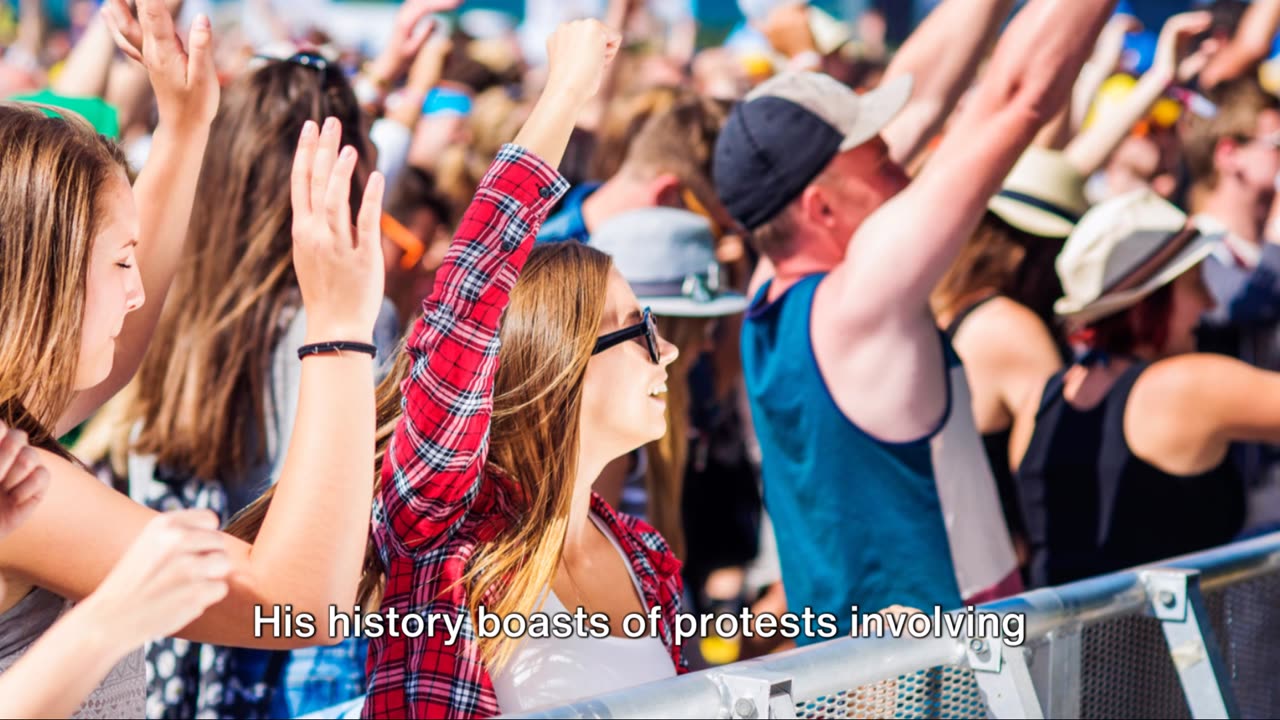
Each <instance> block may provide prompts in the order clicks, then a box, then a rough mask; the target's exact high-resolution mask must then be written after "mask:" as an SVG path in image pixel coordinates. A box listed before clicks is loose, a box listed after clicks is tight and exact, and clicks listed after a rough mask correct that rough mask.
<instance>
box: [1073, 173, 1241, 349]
mask: <svg viewBox="0 0 1280 720" xmlns="http://www.w3.org/2000/svg"><path fill="white" fill-rule="evenodd" d="M1221 239H1222V235H1221V234H1214V235H1206V234H1204V233H1203V232H1201V231H1200V230H1199V229H1198V228H1197V227H1195V225H1194V224H1193V223H1191V222H1189V220H1188V218H1187V215H1186V213H1184V212H1182V211H1181V210H1179V209H1178V208H1177V207H1175V206H1174V205H1172V204H1171V203H1169V202H1168V201H1167V200H1165V199H1164V198H1162V197H1160V196H1159V195H1156V194H1155V193H1154V192H1152V191H1151V189H1150V188H1142V189H1139V190H1134V191H1132V192H1129V193H1126V194H1124V195H1121V196H1119V197H1117V198H1115V199H1112V200H1108V201H1106V202H1103V203H1100V204H1098V205H1097V206H1095V207H1094V208H1093V209H1092V210H1090V211H1089V212H1088V213H1086V214H1085V216H1084V217H1083V218H1081V220H1080V223H1079V224H1078V225H1076V229H1075V231H1074V232H1072V233H1071V237H1069V238H1068V239H1067V243H1066V245H1065V246H1063V248H1062V252H1061V253H1060V254H1059V255H1058V260H1057V270H1058V278H1059V279H1060V280H1061V281H1062V289H1063V291H1064V293H1065V295H1064V296H1063V297H1062V298H1060V299H1059V300H1058V301H1057V303H1056V304H1054V311H1055V312H1057V313H1058V315H1059V316H1060V317H1062V318H1064V319H1066V320H1069V321H1070V322H1072V323H1073V324H1076V325H1078V326H1079V325H1087V324H1089V323H1091V322H1093V321H1095V320H1098V319H1101V318H1104V317H1106V316H1108V315H1114V314H1115V313H1118V312H1120V311H1122V310H1126V309H1128V308H1130V307H1132V306H1134V305H1137V304H1138V303H1139V302H1141V301H1142V300H1143V298H1145V297H1147V296H1148V295H1150V294H1151V293H1153V292H1155V291H1156V290H1158V289H1160V288H1161V287H1163V286H1165V285H1167V284H1169V283H1171V282H1173V281H1174V280H1175V279H1177V278H1178V276H1180V275H1182V274H1183V273H1185V272H1187V271H1188V270H1191V269H1192V268H1194V267H1196V266H1197V265H1199V264H1200V263H1201V262H1202V261H1203V260H1204V259H1205V258H1206V257H1208V256H1209V254H1210V253H1212V252H1213V250H1214V248H1215V247H1216V245H1217V244H1218V243H1219V242H1220V241H1221Z"/></svg>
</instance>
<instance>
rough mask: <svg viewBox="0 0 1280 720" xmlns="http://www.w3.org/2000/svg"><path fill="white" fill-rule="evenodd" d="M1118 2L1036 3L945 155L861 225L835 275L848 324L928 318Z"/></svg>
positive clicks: (1008, 36) (1004, 42)
mask: <svg viewBox="0 0 1280 720" xmlns="http://www.w3.org/2000/svg"><path fill="white" fill-rule="evenodd" d="M1114 5H1115V0H1033V2H1031V3H1030V4H1028V5H1027V6H1026V7H1025V8H1024V9H1023V10H1022V11H1021V12H1020V13H1018V16H1017V17H1016V18H1015V19H1014V21H1013V23H1012V24H1011V25H1010V26H1009V29H1008V31H1007V32H1005V34H1004V36H1003V37H1002V38H1001V40H1000V43H999V45H998V46H997V47H996V51H995V55H994V57H993V58H992V60H991V67H990V69H989V70H988V71H987V74H986V77H985V78H984V80H983V82H982V84H981V85H980V86H979V87H978V89H977V91H976V93H975V95H974V97H973V98H972V99H971V100H970V101H969V102H967V103H966V105H965V108H964V111H963V114H962V115H961V116H960V117H959V118H957V120H956V122H955V125H954V127H953V128H952V130H951V131H950V132H948V134H947V137H946V139H945V140H944V141H943V143H942V145H941V146H940V147H939V148H938V151H937V153H936V154H935V155H934V157H933V158H932V159H930V161H929V164H928V165H926V166H925V168H924V170H923V171H922V172H921V174H920V175H919V177H917V178H916V179H915V180H914V181H913V182H912V183H911V184H910V186H908V188H907V189H906V190H904V191H902V192H901V193H899V194H898V195H897V196H896V197H895V198H894V199H893V200H891V201H889V202H888V203H886V204H885V205H884V206H883V207H882V208H880V210H878V211H877V212H876V213H874V214H873V215H872V216H871V217H870V218H868V220H867V221H866V222H864V223H863V224H862V226H861V227H860V228H859V230H858V232H857V235H856V236H855V237H854V240H853V242H852V243H850V245H849V253H848V255H847V256H846V258H845V261H844V262H843V263H842V264H841V265H840V266H838V267H837V269H836V270H835V271H834V272H833V273H832V277H831V278H830V281H831V282H832V283H833V284H834V285H835V287H837V288H840V290H838V291H833V292H834V294H836V295H838V296H839V297H840V298H841V300H840V301H839V302H838V303H837V304H838V305H839V307H840V308H841V311H840V313H839V314H840V315H842V316H844V318H845V319H846V320H848V321H851V322H854V323H857V324H861V323H863V322H873V323H879V322H885V321H890V322H892V321H896V320H901V319H903V318H910V319H911V322H915V321H917V320H918V319H920V318H921V317H922V316H923V314H924V312H925V308H926V307H928V298H929V294H930V293H931V292H932V290H933V287H934V286H935V285H936V284H937V283H938V281H939V280H940V279H941V278H942V276H943V274H944V273H945V272H946V271H947V269H948V268H949V267H950V266H951V263H952V262H953V261H954V259H955V256H956V253H957V252H958V251H959V250H960V247H961V246H962V245H963V243H964V241H965V240H966V239H967V238H968V237H969V236H970V235H971V234H972V233H973V231H974V229H975V228H976V227H977V224H978V220H979V219H980V218H981V217H982V214H983V212H985V210H986V206H987V201H988V200H989V199H990V198H991V196H992V195H993V194H995V192H996V191H997V190H998V189H999V188H1000V184H1001V183H1002V182H1003V181H1004V178H1005V176H1006V175H1007V174H1008V173H1009V170H1010V169H1011V168H1012V167H1013V164H1014V163H1015V162H1016V161H1017V159H1018V157H1019V156H1020V155H1021V154H1022V152H1023V150H1025V149H1026V147H1027V146H1028V144H1030V142H1031V140H1032V138H1033V137H1034V136H1035V134H1036V132H1037V131H1038V130H1039V129H1040V126H1041V124H1042V123H1044V122H1045V121H1046V120H1047V119H1048V118H1049V117H1051V116H1052V115H1053V114H1054V113H1056V112H1057V110H1058V109H1059V108H1060V107H1061V106H1062V103H1064V102H1065V101H1066V97H1067V94H1068V93H1069V92H1070V89H1071V84H1072V82H1073V81H1074V80H1075V77H1076V75H1077V74H1078V72H1079V70H1080V66H1081V64H1082V63H1083V62H1084V58H1085V56H1086V55H1087V54H1088V52H1089V50H1090V48H1091V47H1092V44H1093V39H1094V37H1096V35H1097V33H1098V31H1099V29H1100V28H1101V26H1102V24H1103V22H1104V21H1105V20H1106V18H1107V14H1108V13H1109V12H1110V10H1111V8H1112V6H1114Z"/></svg>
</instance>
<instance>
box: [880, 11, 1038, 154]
mask: <svg viewBox="0 0 1280 720" xmlns="http://www.w3.org/2000/svg"><path fill="white" fill-rule="evenodd" d="M1012 7H1013V1H1012V0H946V1H945V2H943V3H942V4H941V5H939V6H938V7H937V8H935V9H934V10H933V12H931V13H929V16H928V17H927V18H925V20H924V22H923V23H921V24H920V27H918V28H916V30H915V32H913V33H911V37H909V38H907V41H906V43H904V44H903V46H902V47H901V48H900V49H899V50H898V52H897V54H895V55H894V57H893V61H892V62H891V63H890V64H889V68H888V69H887V70H886V71H885V78H884V80H885V82H888V81H889V80H892V79H893V78H895V77H897V76H899V75H911V76H912V79H913V86H912V93H911V101H910V102H909V103H907V106H906V107H904V108H903V109H902V112H900V113H898V116H897V117H896V118H894V120H893V122H892V123H890V124H889V126H888V127H886V128H885V129H884V131H883V132H882V133H881V135H882V136H883V137H884V140H885V142H886V143H888V145H889V155H890V157H892V158H893V160H894V161H895V162H897V163H898V164H899V165H908V164H910V163H911V161H912V159H914V158H915V157H916V156H917V155H918V154H919V153H920V152H921V151H922V150H923V149H924V148H925V147H926V146H927V145H928V143H929V140H930V139H931V138H932V137H933V136H934V135H935V134H937V132H938V131H939V130H941V129H942V125H943V123H944V122H945V121H946V119H947V116H948V115H949V114H951V111H952V109H954V108H955V106H956V103H958V102H959V101H960V96H961V95H963V94H964V92H965V90H967V89H968V88H969V85H970V83H972V82H973V76H974V73H976V72H977V69H978V64H979V62H981V60H982V58H983V56H984V55H986V53H987V51H988V50H989V49H990V48H991V43H992V42H994V40H995V37H996V34H997V33H998V32H999V28H1000V24H1001V23H1002V22H1003V21H1004V19H1005V18H1007V17H1008V16H1009V10H1010V9H1011V8H1012Z"/></svg>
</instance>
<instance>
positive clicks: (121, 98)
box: [105, 60, 153, 132]
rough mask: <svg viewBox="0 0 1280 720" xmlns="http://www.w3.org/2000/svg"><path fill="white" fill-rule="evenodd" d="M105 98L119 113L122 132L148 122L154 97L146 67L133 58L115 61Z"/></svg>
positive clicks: (112, 65) (108, 79)
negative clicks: (136, 124)
mask: <svg viewBox="0 0 1280 720" xmlns="http://www.w3.org/2000/svg"><path fill="white" fill-rule="evenodd" d="M105 99H106V101H107V103H109V104H110V105H111V106H112V107H114V108H115V109H116V112H117V113H119V117H120V130H121V132H124V131H125V130H127V129H128V128H130V127H132V126H133V125H134V124H135V123H146V122H147V113H148V111H149V110H150V107H151V101H152V99H153V96H152V93H151V80H150V79H149V78H148V77H147V71H146V68H144V67H142V65H141V64H140V63H136V62H133V61H132V60H125V61H120V62H113V63H112V64H111V74H110V76H109V77H108V78H107V94H106V97H105Z"/></svg>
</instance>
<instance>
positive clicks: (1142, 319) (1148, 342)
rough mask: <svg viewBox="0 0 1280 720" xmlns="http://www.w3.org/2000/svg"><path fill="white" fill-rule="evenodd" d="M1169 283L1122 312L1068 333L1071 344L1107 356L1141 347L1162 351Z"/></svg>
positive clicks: (1166, 332)
mask: <svg viewBox="0 0 1280 720" xmlns="http://www.w3.org/2000/svg"><path fill="white" fill-rule="evenodd" d="M1172 312H1173V283H1168V284H1165V285H1162V286H1161V287H1160V288H1159V289H1157V290H1156V291H1155V292H1153V293H1151V294H1150V295H1148V296H1147V297H1145V298H1143V299H1142V302H1139V303H1138V304H1137V305H1134V306H1133V307H1131V308H1128V309H1127V310H1125V311H1123V312H1118V313H1115V314H1112V315H1108V316H1106V317H1104V318H1100V319H1098V320H1095V321H1093V322H1092V323H1089V324H1088V325H1086V326H1084V327H1083V328H1080V329H1079V330H1076V331H1075V332H1073V333H1072V335H1071V339H1072V341H1073V342H1075V343H1078V344H1080V345H1083V346H1085V347H1087V348H1089V349H1091V350H1097V351H1099V352H1104V353H1107V354H1110V355H1125V354H1130V353H1132V352H1133V351H1134V350H1137V349H1138V348H1140V347H1142V346H1147V347H1151V348H1154V349H1155V350H1156V352H1163V351H1164V348H1165V345H1166V344H1167V343H1168V340H1169V315H1170V313H1172Z"/></svg>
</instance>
